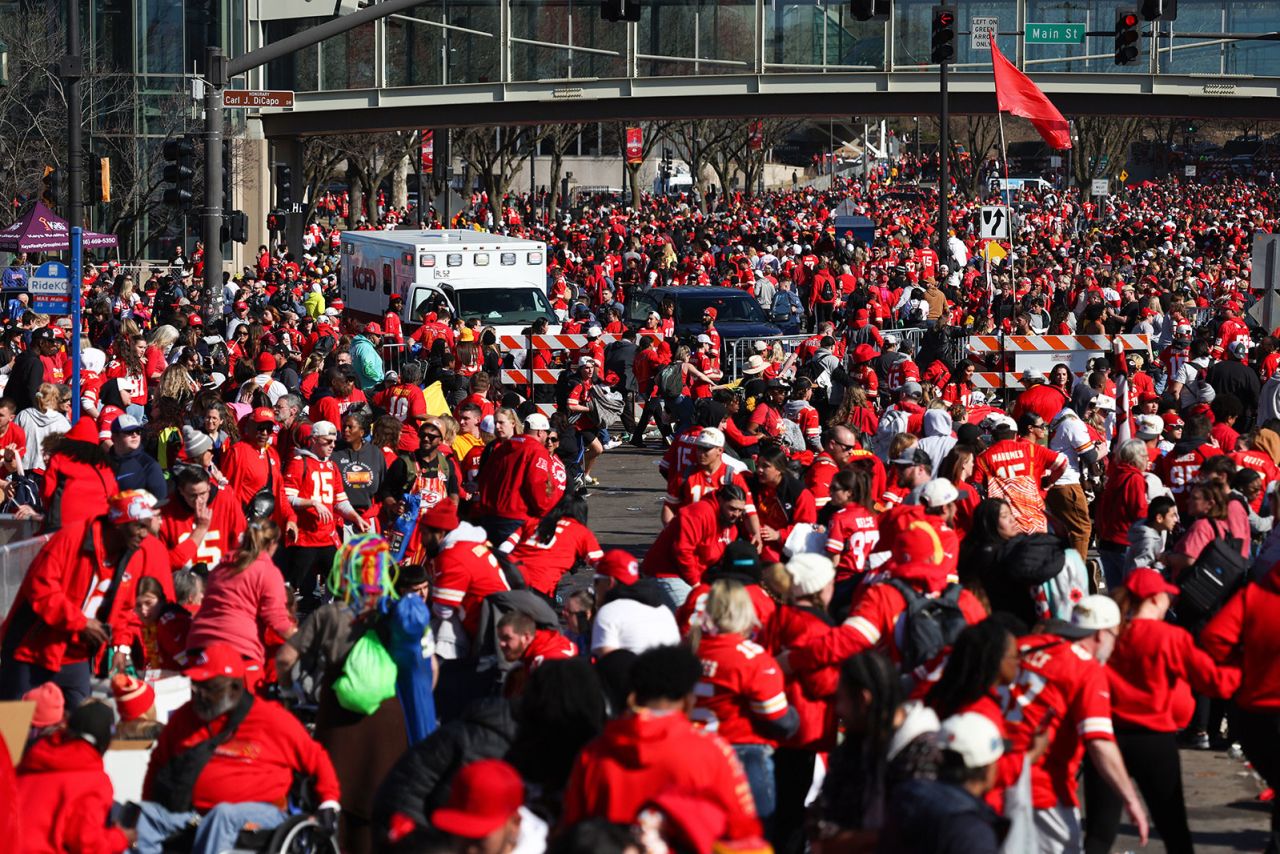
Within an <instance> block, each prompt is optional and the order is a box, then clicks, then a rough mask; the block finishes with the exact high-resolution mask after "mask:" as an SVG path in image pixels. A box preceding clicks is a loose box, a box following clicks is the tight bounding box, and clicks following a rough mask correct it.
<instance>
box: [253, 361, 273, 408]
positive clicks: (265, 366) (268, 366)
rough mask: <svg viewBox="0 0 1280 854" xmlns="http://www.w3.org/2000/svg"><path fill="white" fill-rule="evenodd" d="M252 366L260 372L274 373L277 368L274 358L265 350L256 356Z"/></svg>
mask: <svg viewBox="0 0 1280 854" xmlns="http://www.w3.org/2000/svg"><path fill="white" fill-rule="evenodd" d="M254 366H255V367H256V368H257V369H258V370H260V371H274V370H275V369H276V368H277V367H279V366H278V365H277V364H276V357H275V356H273V355H271V354H270V353H268V352H266V351H265V350H264V351H262V352H261V353H259V354H258V358H257V359H256V360H255V361H254ZM264 408H265V407H264Z"/></svg>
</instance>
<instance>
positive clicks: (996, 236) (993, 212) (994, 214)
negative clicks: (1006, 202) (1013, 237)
mask: <svg viewBox="0 0 1280 854" xmlns="http://www.w3.org/2000/svg"><path fill="white" fill-rule="evenodd" d="M978 236H979V237H980V238H982V239H983V240H1008V239H1009V209H1008V208H1006V207H1004V206H1003V205H984V206H983V208H982V216H981V218H980V219H979V220H978Z"/></svg>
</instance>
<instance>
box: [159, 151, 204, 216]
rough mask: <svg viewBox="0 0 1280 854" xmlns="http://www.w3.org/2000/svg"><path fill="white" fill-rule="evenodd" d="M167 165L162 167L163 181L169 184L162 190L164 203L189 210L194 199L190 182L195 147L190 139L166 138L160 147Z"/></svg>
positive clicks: (194, 162)
mask: <svg viewBox="0 0 1280 854" xmlns="http://www.w3.org/2000/svg"><path fill="white" fill-rule="evenodd" d="M161 153H162V154H163V155H164V159H165V160H166V161H167V163H168V165H166V166H165V167H164V181H165V183H166V184H170V185H171V186H169V187H166V188H165V191H164V203H165V204H166V205H169V206H170V207H175V208H181V209H182V210H184V211H185V210H190V209H191V203H192V201H193V200H194V199H195V196H194V194H193V193H192V182H193V181H194V180H195V177H196V149H195V145H193V144H192V142H191V140H190V139H187V138H186V137H183V138H182V139H166V140H165V141H164V147H163V148H162V149H161Z"/></svg>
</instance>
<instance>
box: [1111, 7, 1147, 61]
mask: <svg viewBox="0 0 1280 854" xmlns="http://www.w3.org/2000/svg"><path fill="white" fill-rule="evenodd" d="M1141 24H1142V21H1141V19H1139V18H1138V12H1137V10H1136V9H1117V10H1116V65H1128V64H1129V63H1131V62H1133V61H1135V60H1136V59H1137V58H1138V43H1139V41H1140V40H1141V39H1142V33H1141V32H1139V30H1138V28H1139V27H1140V26H1141Z"/></svg>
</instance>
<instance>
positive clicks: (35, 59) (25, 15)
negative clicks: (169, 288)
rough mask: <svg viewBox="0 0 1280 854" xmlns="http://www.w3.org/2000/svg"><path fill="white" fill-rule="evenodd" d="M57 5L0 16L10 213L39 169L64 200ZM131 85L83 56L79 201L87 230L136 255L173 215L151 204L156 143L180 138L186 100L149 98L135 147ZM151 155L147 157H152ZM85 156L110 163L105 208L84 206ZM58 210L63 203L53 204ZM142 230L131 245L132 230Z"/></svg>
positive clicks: (0, 167) (32, 186)
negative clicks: (50, 172) (52, 176)
mask: <svg viewBox="0 0 1280 854" xmlns="http://www.w3.org/2000/svg"><path fill="white" fill-rule="evenodd" d="M60 8H61V4H57V3H52V4H37V5H32V6H24V8H23V10H22V11H16V12H10V13H8V14H5V15H0V41H3V42H4V43H5V44H6V45H7V46H8V50H9V85H8V86H6V87H3V88H0V192H2V193H3V194H4V196H3V197H4V198H5V199H6V200H8V201H10V202H11V203H12V204H13V206H14V207H13V209H12V210H13V212H14V213H16V212H17V211H18V209H19V208H20V207H21V206H23V205H24V204H25V203H27V202H29V201H31V200H33V199H35V198H38V197H39V196H40V194H41V191H42V181H43V178H44V174H45V170H46V168H49V169H56V170H58V172H59V173H60V177H61V183H62V193H63V195H64V196H65V194H66V188H67V183H68V181H69V170H68V167H69V165H70V161H69V157H68V154H67V146H66V140H67V112H68V110H67V92H66V90H65V89H64V87H63V83H62V79H61V78H60V77H59V76H58V63H59V61H60V60H61V58H62V56H63V54H64V53H65V52H66V47H65V44H64V39H65V35H64V32H65V30H64V27H63V24H62V19H61V17H60V13H59V10H60ZM138 81H139V79H138V78H137V77H135V76H133V75H132V74H129V73H126V70H117V69H114V68H112V67H111V66H110V64H109V63H108V61H107V60H106V59H105V58H104V57H102V56H92V55H91V56H88V57H86V63H85V77H84V80H83V84H82V86H81V96H82V101H81V111H82V115H83V116H84V122H85V124H84V134H85V140H86V143H87V145H86V162H85V163H84V164H83V165H84V167H85V168H84V177H85V181H86V183H85V186H84V188H83V196H82V197H83V199H84V201H85V211H86V215H87V216H88V217H89V219H90V222H87V223H82V225H91V226H93V227H95V228H96V229H97V230H101V231H109V232H114V233H116V234H118V235H119V236H120V239H121V247H120V249H121V254H122V255H125V256H126V257H128V256H132V255H135V254H139V253H140V252H141V251H142V248H143V247H144V246H146V245H147V244H148V243H150V242H151V241H152V240H153V239H154V238H155V237H157V236H159V235H160V234H163V233H164V232H166V231H167V230H168V229H169V227H170V225H171V223H172V221H173V220H174V219H176V218H177V217H178V216H180V215H181V214H180V212H178V211H175V210H173V209H171V208H167V207H165V206H164V205H163V204H162V202H161V190H160V186H161V183H162V182H161V174H162V170H163V165H162V164H161V163H158V161H160V159H161V158H160V157H159V137H164V136H169V135H174V134H178V133H180V132H181V129H182V126H183V122H184V121H185V118H186V114H187V112H188V111H189V105H190V100H189V98H187V97H184V93H182V92H180V91H178V90H176V89H175V92H174V94H173V96H172V98H168V99H164V100H163V101H162V102H161V103H160V104H157V103H156V102H155V99H152V101H150V102H149V103H148V106H149V107H150V108H151V109H152V110H153V115H151V117H149V119H148V122H149V132H150V133H151V134H152V135H153V136H152V137H151V138H150V139H146V138H143V139H140V138H139V137H138V135H137V131H136V128H135V122H136V118H137V116H138V114H139V112H140V109H141V104H142V101H141V96H140V94H139V92H138V89H137V86H138ZM153 147H154V150H152V149H153ZM91 153H92V154H96V155H99V156H103V157H109V158H110V160H111V202H110V203H109V204H105V205H103V204H101V203H100V201H99V200H97V199H94V198H91V195H92V193H91V192H90V186H91V184H90V183H89V179H90V175H91V170H92V169H94V168H96V167H97V163H96V162H92V157H91ZM58 201H59V202H62V203H64V202H65V198H63V199H59V200H58ZM144 221H145V222H147V223H148V230H147V232H146V233H145V234H142V235H139V239H138V240H137V242H136V244H135V240H134V234H135V227H136V226H137V225H138V224H139V223H141V222H144Z"/></svg>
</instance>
